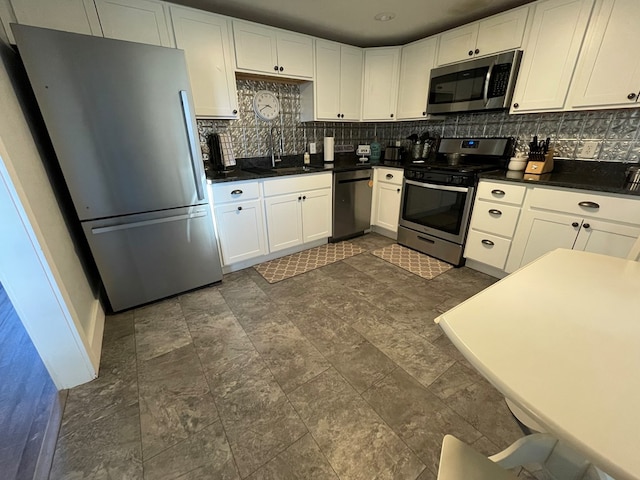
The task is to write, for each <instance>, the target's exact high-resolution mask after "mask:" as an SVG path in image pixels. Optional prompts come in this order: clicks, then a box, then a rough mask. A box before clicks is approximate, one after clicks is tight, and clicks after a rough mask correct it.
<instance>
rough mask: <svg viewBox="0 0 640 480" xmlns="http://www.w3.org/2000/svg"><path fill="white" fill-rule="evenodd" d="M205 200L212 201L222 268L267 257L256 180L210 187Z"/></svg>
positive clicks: (258, 189) (260, 201) (261, 210)
mask: <svg viewBox="0 0 640 480" xmlns="http://www.w3.org/2000/svg"><path fill="white" fill-rule="evenodd" d="M209 198H211V199H213V204H214V207H213V211H214V215H215V221H216V229H217V231H218V237H219V239H218V240H219V244H220V252H221V255H222V264H223V265H225V266H227V265H231V264H234V263H238V262H243V261H246V260H250V259H252V258H256V257H259V256H261V255H266V254H267V242H266V231H265V225H264V215H263V206H262V199H261V198H260V187H259V183H258V182H257V181H256V182H226V183H220V184H216V185H213V186H212V189H211V191H210V195H209Z"/></svg>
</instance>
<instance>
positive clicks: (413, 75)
mask: <svg viewBox="0 0 640 480" xmlns="http://www.w3.org/2000/svg"><path fill="white" fill-rule="evenodd" d="M437 46H438V37H431V38H427V39H426V40H421V41H419V42H415V43H412V44H410V45H405V46H404V47H402V59H401V61H400V82H399V85H398V119H400V120H404V119H414V118H415V119H417V118H424V117H425V116H426V115H427V97H428V95H429V75H430V73H431V69H432V68H433V66H434V64H435V61H436V47H437Z"/></svg>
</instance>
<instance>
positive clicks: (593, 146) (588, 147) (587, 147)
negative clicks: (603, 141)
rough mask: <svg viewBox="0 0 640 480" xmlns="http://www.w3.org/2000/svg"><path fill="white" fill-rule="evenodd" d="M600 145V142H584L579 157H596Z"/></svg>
mask: <svg viewBox="0 0 640 480" xmlns="http://www.w3.org/2000/svg"><path fill="white" fill-rule="evenodd" d="M599 146H600V144H599V143H598V142H584V144H583V145H582V148H581V149H580V151H579V152H578V158H594V157H595V156H596V152H597V150H598V147H599Z"/></svg>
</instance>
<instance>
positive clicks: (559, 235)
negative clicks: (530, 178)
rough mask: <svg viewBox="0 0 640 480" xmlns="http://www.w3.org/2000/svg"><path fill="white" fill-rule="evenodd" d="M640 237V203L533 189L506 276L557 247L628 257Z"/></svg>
mask: <svg viewBox="0 0 640 480" xmlns="http://www.w3.org/2000/svg"><path fill="white" fill-rule="evenodd" d="M639 235H640V199H637V198H633V197H625V196H621V195H606V194H600V193H593V192H589V191H582V190H571V191H570V190H566V189H555V188H542V187H537V188H532V189H531V190H530V191H529V192H528V193H527V198H526V200H525V205H524V208H523V213H522V217H521V220H520V222H519V223H518V227H517V230H516V233H515V235H514V238H513V247H512V249H511V252H510V254H509V260H508V262H507V265H506V269H505V270H506V271H507V272H509V273H510V272H513V271H514V270H516V269H518V268H520V267H521V266H524V265H526V264H527V263H529V262H531V261H533V260H535V259H536V258H538V257H540V256H541V255H544V254H545V253H547V252H550V251H551V250H555V249H556V248H572V249H576V250H584V251H588V252H594V253H601V254H605V255H611V256H614V257H621V258H624V257H626V256H627V255H628V253H629V251H630V250H631V247H632V246H633V244H634V242H635V240H636V239H637V238H638V236H639Z"/></svg>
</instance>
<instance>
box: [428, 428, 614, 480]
mask: <svg viewBox="0 0 640 480" xmlns="http://www.w3.org/2000/svg"><path fill="white" fill-rule="evenodd" d="M531 464H537V465H539V466H540V467H541V468H542V469H543V470H544V471H545V473H546V476H545V478H550V479H555V480H613V479H612V478H611V477H609V476H608V475H606V474H605V473H603V472H601V471H600V470H598V469H597V468H596V467H594V466H593V465H591V463H589V462H588V461H587V460H585V459H584V457H582V456H581V455H579V454H578V453H576V452H575V451H574V450H573V449H571V448H569V447H568V446H567V445H565V444H563V443H561V442H559V441H558V440H557V439H556V438H554V437H552V436H551V435H549V434H546V433H534V434H533V435H527V436H526V437H523V438H521V439H519V440H517V441H516V442H515V443H514V444H513V445H511V446H510V447H509V448H507V449H506V450H503V451H502V452H500V453H497V454H496V455H492V456H491V457H488V458H487V457H485V456H484V455H482V454H481V453H479V452H477V451H475V450H474V449H473V448H471V447H470V446H468V445H467V444H465V443H463V442H461V441H460V440H458V439H457V438H456V437H454V436H452V435H445V437H444V440H443V441H442V450H441V452H440V466H439V468H438V480H517V478H518V477H516V476H515V474H514V473H512V472H511V471H509V470H507V469H511V468H516V467H521V466H524V465H531Z"/></svg>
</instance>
